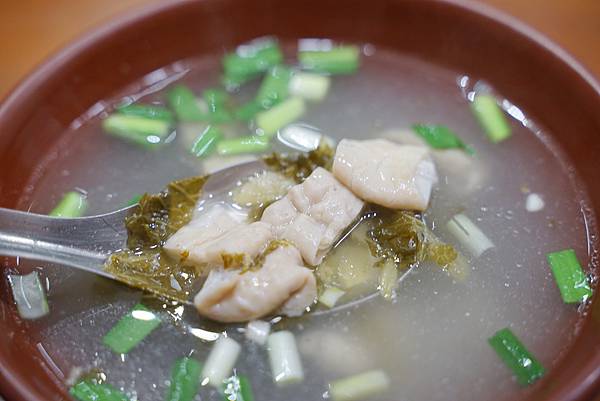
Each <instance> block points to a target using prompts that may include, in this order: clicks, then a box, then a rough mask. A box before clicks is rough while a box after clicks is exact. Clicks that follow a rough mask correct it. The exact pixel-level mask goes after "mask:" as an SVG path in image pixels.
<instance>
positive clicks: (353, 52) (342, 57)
mask: <svg viewBox="0 0 600 401" xmlns="http://www.w3.org/2000/svg"><path fill="white" fill-rule="evenodd" d="M298 60H300V64H301V65H302V68H304V69H306V70H310V71H315V72H320V73H328V74H352V73H354V72H356V70H358V66H359V63H360V50H359V48H358V47H357V46H338V47H333V48H331V49H328V50H322V51H300V52H298Z"/></svg>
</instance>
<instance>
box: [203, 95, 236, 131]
mask: <svg viewBox="0 0 600 401" xmlns="http://www.w3.org/2000/svg"><path fill="white" fill-rule="evenodd" d="M202 96H203V97H204V101H205V102H206V105H207V107H208V119H209V120H210V122H212V123H214V124H220V123H226V122H229V121H231V119H232V117H231V114H230V113H229V111H228V110H227V101H228V98H229V95H228V94H227V92H225V91H222V90H220V89H207V90H205V91H204V92H203V94H202Z"/></svg>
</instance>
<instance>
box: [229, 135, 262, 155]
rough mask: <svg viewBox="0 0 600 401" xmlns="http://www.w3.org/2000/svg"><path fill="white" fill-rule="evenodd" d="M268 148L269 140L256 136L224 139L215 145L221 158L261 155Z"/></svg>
mask: <svg viewBox="0 0 600 401" xmlns="http://www.w3.org/2000/svg"><path fill="white" fill-rule="evenodd" d="M269 147H270V143H269V140H268V139H267V138H265V137H262V136H258V135H248V136H242V137H238V138H233V139H224V140H222V141H220V142H219V143H217V153H218V154H219V155H221V156H226V155H237V154H241V153H262V152H264V151H266V150H268V149H269Z"/></svg>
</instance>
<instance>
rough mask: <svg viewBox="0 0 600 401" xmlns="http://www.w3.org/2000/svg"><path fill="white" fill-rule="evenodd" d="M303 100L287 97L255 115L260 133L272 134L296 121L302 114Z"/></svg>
mask: <svg viewBox="0 0 600 401" xmlns="http://www.w3.org/2000/svg"><path fill="white" fill-rule="evenodd" d="M304 111H305V106H304V100H302V99H301V98H299V97H292V98H289V99H287V100H285V101H283V102H282V103H279V104H278V105H276V106H275V107H273V108H272V109H269V110H265V111H263V112H260V113H258V114H257V115H256V126H257V127H258V128H259V130H260V131H261V134H262V135H266V136H269V137H271V136H273V135H275V134H276V133H277V130H279V129H280V128H283V127H285V126H286V125H288V124H289V123H292V122H294V121H296V120H297V119H298V118H299V117H300V116H301V115H302V114H304Z"/></svg>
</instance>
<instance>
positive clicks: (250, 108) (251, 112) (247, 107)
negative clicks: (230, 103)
mask: <svg viewBox="0 0 600 401" xmlns="http://www.w3.org/2000/svg"><path fill="white" fill-rule="evenodd" d="M262 110H263V108H262V107H261V106H260V104H259V103H257V102H256V101H255V100H251V101H249V102H248V103H245V104H243V105H242V106H241V107H240V108H238V109H237V110H236V111H235V112H234V114H235V118H237V119H238V120H241V121H250V120H252V119H253V118H254V116H256V114H257V113H258V112H260V111H262Z"/></svg>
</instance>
